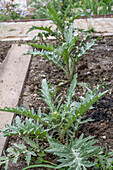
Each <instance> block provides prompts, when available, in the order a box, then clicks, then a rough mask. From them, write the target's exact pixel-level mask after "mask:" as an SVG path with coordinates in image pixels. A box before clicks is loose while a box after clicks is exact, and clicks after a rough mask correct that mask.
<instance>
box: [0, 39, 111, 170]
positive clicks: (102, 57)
mask: <svg viewBox="0 0 113 170" xmlns="http://www.w3.org/2000/svg"><path fill="white" fill-rule="evenodd" d="M7 43H8V44H7ZM7 43H4V45H3V42H2V43H0V49H2V48H3V49H5V48H6V46H8V45H9V44H10V43H13V42H10V43H9V42H7ZM6 49H7V48H6ZM4 55H5V52H4ZM1 58H2V56H0V59H1ZM75 73H77V74H78V82H84V83H88V84H89V85H90V87H91V88H94V87H95V86H96V85H98V84H101V83H102V82H106V86H105V87H104V90H106V89H109V92H108V93H107V95H105V96H104V97H102V98H101V99H100V100H99V101H98V102H97V103H95V104H94V105H93V106H94V109H92V110H90V111H88V112H87V113H86V115H85V117H84V119H86V118H89V117H91V118H92V119H94V121H93V122H90V123H89V122H88V123H86V124H83V125H82V126H80V127H79V130H78V132H77V134H76V137H78V136H79V135H80V134H81V133H84V135H85V136H89V135H92V136H95V137H96V138H97V139H98V143H97V145H99V146H107V147H108V149H109V151H113V37H103V38H101V39H100V40H99V41H98V42H97V44H96V46H94V48H93V50H91V51H89V53H88V54H87V55H84V56H83V58H82V59H81V60H80V61H79V62H78V65H77V67H76V69H75ZM44 78H46V79H47V81H48V83H51V85H52V87H55V86H57V85H58V84H59V83H60V82H61V81H62V80H66V77H65V75H64V73H63V72H62V70H60V69H59V68H57V67H56V66H55V65H54V64H52V63H51V62H49V61H48V60H45V59H43V58H42V57H41V56H38V57H35V58H32V61H31V65H30V68H29V73H28V77H27V80H26V83H25V86H24V90H23V94H22V96H21V98H20V106H21V107H22V106H23V104H25V105H26V106H27V108H31V107H34V109H35V111H36V112H37V110H38V107H39V106H41V107H42V108H43V107H44V106H46V105H45V104H44V102H42V101H41V100H38V99H37V98H38V97H40V93H37V92H39V91H40V89H41V81H42V79H44ZM68 86H69V84H66V85H65V86H62V87H60V88H59V91H58V93H62V96H63V95H64V94H65V93H66V91H67V87H68ZM83 92H84V89H83V88H80V87H79V86H77V88H76V96H75V99H76V98H77V97H78V96H80V95H82V94H83ZM46 112H47V113H48V110H47V111H46ZM18 140H19V138H17V137H10V140H9V145H11V144H12V143H14V142H18ZM52 159H54V158H51V157H50V158H48V160H52ZM52 161H54V160H52ZM54 162H55V161H54ZM25 166H26V165H25V163H24V161H22V160H20V161H18V163H17V164H15V165H12V164H11V165H10V166H9V168H8V169H12V170H17V169H18V170H21V169H22V167H25ZM36 169H38V168H36ZM39 169H42V170H44V168H39Z"/></svg>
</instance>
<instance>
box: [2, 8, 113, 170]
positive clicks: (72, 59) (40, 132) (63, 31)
mask: <svg viewBox="0 0 113 170" xmlns="http://www.w3.org/2000/svg"><path fill="white" fill-rule="evenodd" d="M70 9H71V6H68V7H67V8H66V9H65V12H64V11H61V12H60V13H57V11H55V10H54V9H53V8H51V7H50V6H47V7H46V8H45V9H43V14H44V15H45V16H47V17H48V18H49V19H50V20H52V21H53V23H54V24H55V25H56V29H55V30H52V28H51V27H36V26H32V28H30V29H29V30H28V32H30V31H33V30H34V29H38V30H42V31H43V32H42V33H39V34H38V35H36V36H35V37H34V39H33V42H32V43H28V45H30V46H32V47H33V51H29V52H28V53H27V54H30V55H33V56H42V57H43V58H45V59H48V60H49V61H51V62H53V63H54V64H55V65H56V66H57V67H58V68H59V69H60V70H62V72H63V74H64V75H65V77H66V80H62V81H61V83H60V84H57V87H60V88H61V89H62V87H63V86H64V87H65V85H66V84H67V83H68V84H69V87H68V88H67V92H66V94H64V95H62V93H59V94H58V95H57V89H55V88H54V89H53V88H51V84H48V83H47V80H46V79H43V80H42V85H41V90H40V93H41V100H42V101H43V102H44V103H46V107H45V108H41V107H39V108H38V110H34V108H31V109H28V108H27V107H26V106H24V107H23V108H20V107H18V106H17V107H16V108H8V107H6V108H0V111H4V112H12V113H15V114H16V117H15V118H14V121H13V124H12V125H6V127H5V129H3V130H1V132H2V135H1V137H6V136H21V141H20V143H19V144H17V143H14V145H13V146H11V147H9V148H8V149H7V151H6V152H5V153H4V154H3V156H2V157H1V161H0V165H1V166H2V165H4V164H5V169H7V168H8V164H9V163H10V162H12V163H16V162H17V161H18V160H19V159H20V158H21V159H23V160H25V161H26V164H27V165H28V166H27V165H26V166H27V167H26V168H23V170H25V169H30V168H35V167H48V168H53V169H61V170H86V169H88V168H90V169H103V170H107V169H109V170H112V169H113V152H108V151H107V148H101V147H99V146H97V140H96V139H94V137H93V136H88V137H84V135H83V134H81V135H80V136H79V137H76V136H77V135H76V134H77V131H78V129H79V126H80V125H81V124H84V123H86V122H90V121H93V120H92V119H91V118H88V119H86V120H84V119H83V118H84V116H85V114H86V113H87V111H88V110H90V109H92V108H93V107H92V105H93V104H94V103H95V102H96V101H97V100H98V99H100V98H101V97H102V96H103V95H105V94H106V93H108V92H109V90H105V88H106V87H107V86H106V84H105V83H103V84H100V85H97V86H96V87H94V88H93V90H92V89H91V88H89V87H88V86H87V85H86V84H84V83H83V85H84V87H85V88H86V90H85V91H84V93H83V95H81V96H77V95H76V86H77V85H78V84H79V85H80V83H79V82H78V83H77V74H76V73H75V68H76V66H77V64H78V61H79V60H80V59H81V58H82V57H83V56H84V55H85V54H87V53H88V51H89V50H91V49H92V47H93V46H94V45H95V43H96V42H97V40H98V39H99V38H98V39H93V38H92V36H91V35H90V34H89V31H84V30H81V29H77V28H74V27H73V22H74V20H75V18H76V16H73V17H69V15H70V14H69V13H70ZM67 17H69V18H68V21H66V19H67ZM75 32H76V33H78V34H77V35H76V36H75ZM49 36H52V37H53V38H54V39H55V41H53V43H52V44H50V43H49V42H48V39H49ZM38 40H40V41H38ZM38 42H40V43H38ZM25 55H26V54H25ZM104 87H105V88H104ZM101 88H103V89H104V90H103V91H102V90H101ZM37 100H38V99H37ZM105 150H106V152H105ZM49 155H52V157H54V158H55V159H56V160H57V161H56V162H52V160H51V161H48V159H47V157H48V156H49Z"/></svg>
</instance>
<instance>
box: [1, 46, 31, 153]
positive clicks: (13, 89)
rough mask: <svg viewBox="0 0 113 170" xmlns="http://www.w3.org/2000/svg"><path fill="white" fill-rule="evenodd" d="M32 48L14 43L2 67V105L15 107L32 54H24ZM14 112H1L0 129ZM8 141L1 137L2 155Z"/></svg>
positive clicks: (8, 121) (2, 106)
mask: <svg viewBox="0 0 113 170" xmlns="http://www.w3.org/2000/svg"><path fill="white" fill-rule="evenodd" d="M29 50H30V47H29V46H27V45H23V44H22V45H21V46H18V45H17V44H13V45H12V47H11V49H10V50H9V52H8V54H7V56H6V58H5V60H4V62H3V64H2V65H1V67H0V107H1V108H4V107H5V106H7V107H15V106H16V105H18V102H19V97H20V95H21V93H22V89H23V85H24V82H25V79H26V75H27V71H28V68H29V64H30V61H31V56H30V55H23V53H27V52H28V51H29ZM13 117H14V114H12V113H7V112H0V129H3V128H4V127H5V124H11V123H12V119H13ZM6 143H7V139H6V138H0V155H1V154H2V151H3V149H4V148H5V146H6Z"/></svg>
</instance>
